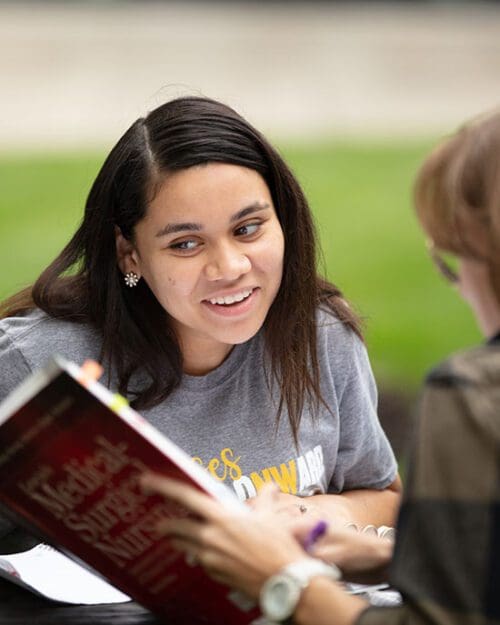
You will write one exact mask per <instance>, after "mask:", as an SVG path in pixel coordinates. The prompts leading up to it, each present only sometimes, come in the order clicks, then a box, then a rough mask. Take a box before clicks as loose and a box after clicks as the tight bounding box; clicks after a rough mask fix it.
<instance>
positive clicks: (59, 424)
mask: <svg viewBox="0 0 500 625" xmlns="http://www.w3.org/2000/svg"><path fill="white" fill-rule="evenodd" d="M93 364H94V365H95V366H98V365H97V364H96V363H93ZM91 367H92V365H91V364H87V363H86V365H85V366H84V367H83V368H80V367H78V366H76V365H75V364H73V363H71V362H68V361H66V360H64V359H62V358H54V359H53V360H51V361H50V362H49V363H48V364H47V365H46V366H45V367H44V368H42V369H40V370H39V371H37V372H35V373H34V374H32V375H31V376H29V377H28V378H27V379H26V380H25V381H24V382H23V383H22V384H21V385H20V386H19V387H17V388H16V389H15V390H14V391H13V392H12V393H11V394H10V395H9V396H8V397H7V398H6V399H5V400H4V402H2V403H1V404H0V503H1V504H2V508H3V509H4V510H3V511H4V512H5V514H7V515H8V516H9V517H10V518H11V519H12V520H13V521H14V522H16V523H18V524H20V525H23V526H24V527H25V528H26V529H28V530H29V531H31V533H33V534H34V535H36V536H39V537H40V539H41V540H42V541H43V542H46V543H50V544H52V545H54V546H55V547H56V548H57V549H58V550H60V551H62V552H64V553H65V554H68V556H70V557H72V558H74V559H76V561H77V562H79V563H80V564H81V565H82V566H83V567H85V568H88V567H90V568H91V569H92V570H93V571H94V572H96V573H97V575H99V576H102V578H104V579H105V580H107V581H108V582H109V583H110V584H111V585H112V586H114V587H115V588H117V589H119V591H121V592H122V593H124V595H127V596H129V597H131V598H132V599H134V600H136V601H137V602H139V603H141V604H142V605H144V606H145V607H147V608H149V609H150V610H152V611H153V612H155V613H157V614H160V615H162V616H164V617H166V622H167V623H168V624H169V625H197V624H198V623H200V624H201V623H207V624H212V623H213V624H217V625H247V624H250V623H252V622H253V621H254V620H255V621H256V622H257V620H260V619H259V618H258V617H259V611H258V609H257V608H256V606H255V604H254V602H252V601H250V600H249V599H248V598H247V597H245V596H244V595H242V594H241V593H238V592H235V591H232V590H230V589H229V588H227V587H225V586H223V585H221V584H219V583H217V582H215V581H213V580H211V579H210V578H209V577H208V576H207V575H206V574H205V572H204V571H203V569H202V568H201V567H199V566H194V565H193V564H192V563H190V562H188V561H186V559H185V557H184V555H183V554H180V553H179V552H177V551H175V550H173V549H172V548H171V547H170V544H169V541H168V539H167V538H165V537H161V536H158V535H157V533H156V529H155V528H156V524H157V522H158V521H159V520H160V519H162V518H165V517H172V516H176V517H183V516H186V515H187V511H186V510H184V509H182V508H181V507H180V506H179V505H177V504H174V503H172V502H169V501H167V500H165V499H164V498H162V497H161V496H159V495H156V494H146V493H144V492H143V491H142V490H141V488H140V486H139V483H138V480H139V477H140V476H141V475H142V473H144V472H146V471H153V472H156V473H160V474H163V475H168V476H170V477H173V478H176V479H180V480H184V481H186V482H188V483H190V484H191V485H194V486H195V487H197V488H199V489H201V490H203V491H205V492H206V493H208V494H210V495H211V496H213V497H214V498H216V499H218V500H219V501H221V502H222V503H223V504H224V505H228V506H235V507H237V508H238V509H241V510H242V511H243V510H245V511H246V510H248V509H247V507H246V506H245V505H244V504H243V503H242V502H240V501H239V500H238V498H237V497H236V495H235V494H234V493H232V492H231V491H230V489H229V488H227V487H226V486H225V485H224V484H222V483H220V482H216V481H215V480H214V479H213V478H212V477H211V476H210V474H209V473H208V472H207V471H206V470H205V469H204V468H202V467H201V466H199V465H198V464H196V463H195V462H194V461H193V460H192V459H191V458H190V456H189V455H187V454H186V453H185V452H184V451H183V450H182V449H180V448H179V447H178V446H176V445H175V444H174V443H173V442H172V441H170V440H169V439H168V438H167V437H165V436H163V435H162V434H161V433H159V432H158V431H157V430H156V429H155V428H154V427H153V426H152V425H151V424H149V423H148V422H147V421H146V420H145V419H144V418H143V417H141V416H140V415H139V414H138V413H137V412H135V411H134V410H132V408H130V407H129V406H128V404H127V402H126V401H125V400H124V398H123V397H121V396H120V395H114V394H113V393H111V392H110V391H109V390H108V389H107V388H105V387H104V386H103V385H102V384H100V383H99V382H98V381H97V380H96V379H95V377H96V375H95V374H93V373H92V372H91ZM14 566H15V565H14ZM5 572H7V571H5ZM11 572H12V571H11ZM50 573H51V571H50V570H48V571H47V572H46V574H47V575H50ZM4 576H5V575H4Z"/></svg>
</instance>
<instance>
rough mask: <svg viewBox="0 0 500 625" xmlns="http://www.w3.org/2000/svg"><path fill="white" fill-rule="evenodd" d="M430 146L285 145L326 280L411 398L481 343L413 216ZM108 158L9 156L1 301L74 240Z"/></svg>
mask: <svg viewBox="0 0 500 625" xmlns="http://www.w3.org/2000/svg"><path fill="white" fill-rule="evenodd" d="M430 145H431V143H430V142H429V143H420V144H415V143H400V144H398V143H385V144H376V143H372V144H370V143H366V144H361V143H356V144H348V143H336V142H332V143H325V144H324V145H312V146H290V145H287V146H282V152H283V154H284V156H285V158H286V159H287V161H288V162H289V163H290V164H291V166H292V168H293V170H294V171H295V173H296V174H297V176H298V178H299V180H300V182H301V183H302V185H303V187H304V189H305V191H306V194H307V196H308V198H309V201H310V204H311V207H312V209H313V212H314V214H315V216H316V220H317V225H318V232H319V233H320V237H321V242H322V249H323V253H324V260H325V272H326V274H327V276H328V278H329V279H330V280H332V281H333V282H335V283H336V284H337V285H338V286H339V287H340V288H341V289H342V290H343V292H344V294H345V295H346V297H347V298H348V300H349V301H350V302H351V304H352V305H353V306H354V307H355V308H356V310H357V311H358V312H359V313H360V314H361V315H362V316H363V317H364V318H365V320H366V338H367V342H368V347H369V351H370V355H371V359H372V362H373V365H374V369H375V372H376V376H377V378H378V381H379V383H380V384H382V385H386V386H391V387H397V388H400V389H403V390H406V391H408V392H409V393H412V392H414V390H415V389H416V387H417V385H418V383H419V381H420V379H421V377H422V376H423V374H424V373H425V371H426V370H427V369H428V368H429V367H430V366H431V365H432V364H433V363H435V362H436V361H438V360H440V359H442V358H443V357H444V356H445V355H446V354H448V353H449V352H451V351H454V350H456V349H460V348H462V347H466V346H469V345H471V344H473V343H475V342H477V341H478V340H479V333H478V331H477V330H476V328H475V325H474V322H473V320H472V316H471V314H470V313H469V311H468V309H467V307H466V306H465V304H463V303H462V302H461V301H460V299H459V298H458V297H457V295H456V294H455V293H454V292H453V290H452V289H451V288H449V287H448V286H447V285H446V284H445V283H444V282H443V281H442V279H440V277H439V276H437V275H436V273H435V271H434V269H433V267H432V265H431V263H430V261H429V259H428V258H427V255H426V252H425V246H424V242H423V237H422V235H421V233H420V230H419V228H418V224H417V222H416V219H415V218H414V215H413V212H412V210H411V200H410V196H411V184H412V180H413V177H414V174H415V171H416V170H417V167H418V164H419V162H420V161H421V160H422V158H423V157H424V156H425V154H426V152H427V151H428V149H429V147H430ZM102 160H103V155H85V154H83V155H74V154H62V155H60V156H57V155H51V156H47V157H43V156H20V155H18V156H9V155H3V156H0V185H1V187H0V188H1V196H0V268H1V273H0V298H3V297H5V296H7V295H8V294H10V293H12V292H14V291H15V290H17V289H19V288H21V287H22V286H25V285H26V284H29V283H30V282H31V281H32V280H33V279H34V278H35V277H36V276H37V274H38V273H39V271H40V270H41V269H42V268H43V267H44V266H45V265H46V264H47V263H48V262H49V261H50V260H51V259H52V258H53V257H54V256H55V255H56V254H57V253H58V251H59V250H60V249H61V248H62V246H63V245H64V243H65V242H66V241H67V240H68V239H69V236H70V235H71V233H72V232H73V231H74V229H75V228H76V226H77V224H78V222H79V220H80V217H81V211H82V207H83V204H84V201H85V197H86V194H87V192H88V189H89V187H90V184H91V183H92V180H93V178H94V177H95V174H96V173H97V170H98V168H99V166H100V164H101V162H102Z"/></svg>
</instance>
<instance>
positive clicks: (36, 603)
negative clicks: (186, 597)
mask: <svg viewBox="0 0 500 625" xmlns="http://www.w3.org/2000/svg"><path fill="white" fill-rule="evenodd" d="M37 542H39V541H38V540H37V539H35V538H33V537H31V536H30V535H29V534H26V533H25V532H24V531H23V530H21V529H20V528H15V529H14V530H12V531H11V532H10V533H9V534H7V535H5V536H3V537H2V539H1V541H0V553H16V552H19V551H25V550H26V549H30V548H31V547H33V546H34V545H35V544H37ZM0 625H165V621H164V620H162V619H160V618H159V617H157V616H155V615H154V614H152V613H151V612H150V611H149V610H146V608H143V607H142V606H140V605H139V604H137V603H135V602H134V601H129V602H128V603H114V604H106V605H92V606H87V605H85V606H83V605H67V604H62V603H56V602H55V601H50V600H49V599H44V598H43V597H39V596H38V595H35V594H33V593H32V592H30V591H29V590H26V589H24V588H21V587H20V586H17V585H16V584H13V583H12V582H9V581H7V580H5V579H3V578H0Z"/></svg>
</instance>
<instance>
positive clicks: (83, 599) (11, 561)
mask: <svg viewBox="0 0 500 625" xmlns="http://www.w3.org/2000/svg"><path fill="white" fill-rule="evenodd" d="M0 576H2V577H4V578H6V579H8V580H9V581H11V582H13V583H15V584H18V585H19V586H23V587H24V588H27V589H28V590H31V591H32V592H35V594H39V595H41V596H43V597H46V598H48V599H53V600H54V601H60V602H63V603H71V604H85V605H94V604H100V603H124V602H126V601H130V597H128V596H127V595H125V594H123V593H122V592H120V591H119V590H117V589H116V588H114V587H113V586H111V585H110V584H108V582H106V581H104V580H103V579H101V578H100V577H98V576H97V575H94V574H93V573H91V572H90V571H88V570H87V569H85V568H83V567H82V566H80V565H79V564H77V563H76V562H74V561H73V560H71V559H70V558H68V557H67V556H65V555H64V554H62V553H60V552H59V551H56V550H55V549H54V548H52V547H50V546H49V545H46V544H43V543H42V544H40V545H36V547H33V549H30V550H29V551H23V552H21V553H12V554H9V555H0Z"/></svg>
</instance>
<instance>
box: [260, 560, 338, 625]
mask: <svg viewBox="0 0 500 625" xmlns="http://www.w3.org/2000/svg"><path fill="white" fill-rule="evenodd" d="M317 576H323V577H328V578H329V579H331V580H334V581H337V580H339V579H340V577H341V573H340V570H339V569H338V568H337V567H336V566H335V565H334V564H326V563H325V562H323V561H321V560H316V559H315V558H304V559H303V560H298V561H297V562H292V564H289V565H288V566H285V567H284V568H283V569H281V571H280V572H279V573H276V575H273V576H272V577H270V578H269V579H268V580H267V581H266V583H265V584H264V585H263V586H262V589H261V591H260V600H259V603H260V609H261V611H262V614H263V615H264V616H265V617H266V618H267V619H268V620H270V621H272V622H274V623H282V622H284V621H286V620H287V619H288V618H290V617H291V616H292V614H293V613H294V612H295V608H296V607H297V604H298V602H299V599H300V596H301V594H302V592H303V591H304V589H305V588H307V586H308V584H309V582H310V580H311V579H312V578H313V577H317Z"/></svg>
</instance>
